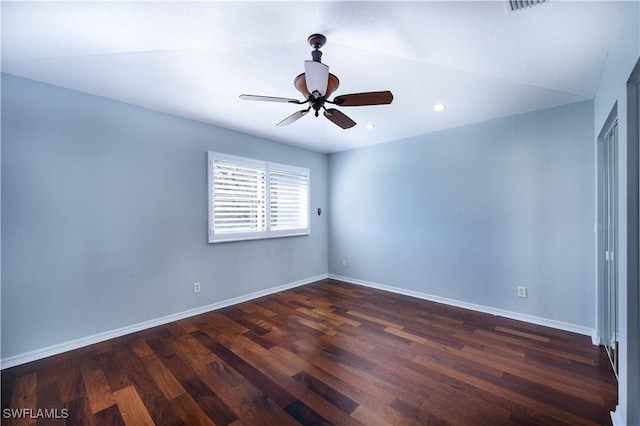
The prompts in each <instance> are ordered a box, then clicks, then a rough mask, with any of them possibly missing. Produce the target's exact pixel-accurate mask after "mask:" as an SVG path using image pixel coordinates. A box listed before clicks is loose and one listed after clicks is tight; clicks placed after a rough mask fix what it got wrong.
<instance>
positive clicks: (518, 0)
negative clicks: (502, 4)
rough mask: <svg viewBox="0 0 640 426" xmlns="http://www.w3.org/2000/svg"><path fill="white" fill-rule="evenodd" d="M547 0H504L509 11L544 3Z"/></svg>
mask: <svg viewBox="0 0 640 426" xmlns="http://www.w3.org/2000/svg"><path fill="white" fill-rule="evenodd" d="M547 1H548V0H506V3H507V9H508V10H509V11H511V12H515V11H518V10H522V9H526V8H528V7H531V6H535V5H538V4H542V3H546V2H547Z"/></svg>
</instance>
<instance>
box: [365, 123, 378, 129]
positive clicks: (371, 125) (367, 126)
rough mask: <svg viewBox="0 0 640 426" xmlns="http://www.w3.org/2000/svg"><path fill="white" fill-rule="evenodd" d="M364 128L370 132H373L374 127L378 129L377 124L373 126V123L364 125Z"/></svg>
mask: <svg viewBox="0 0 640 426" xmlns="http://www.w3.org/2000/svg"><path fill="white" fill-rule="evenodd" d="M364 127H365V128H366V129H368V130H371V129H373V128H374V127H376V125H375V124H373V123H367V124H365V125H364Z"/></svg>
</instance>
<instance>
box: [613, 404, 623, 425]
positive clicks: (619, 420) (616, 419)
mask: <svg viewBox="0 0 640 426" xmlns="http://www.w3.org/2000/svg"><path fill="white" fill-rule="evenodd" d="M610 413H611V423H612V424H613V426H625V425H626V423H625V422H623V421H622V418H621V417H620V404H618V405H616V411H610Z"/></svg>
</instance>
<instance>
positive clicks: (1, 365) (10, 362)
mask: <svg viewBox="0 0 640 426" xmlns="http://www.w3.org/2000/svg"><path fill="white" fill-rule="evenodd" d="M328 277H329V274H321V275H316V276H315V277H309V278H305V279H302V280H298V281H294V282H291V283H287V284H283V285H279V286H276V287H271V288H268V289H265V290H260V291H256V292H253V293H249V294H247V295H244V296H238V297H234V298H231V299H227V300H223V301H221V302H216V303H212V304H210V305H205V306H201V307H198V308H194V309H189V310H186V311H183V312H178V313H175V314H171V315H166V316H164V317H160V318H156V319H152V320H149V321H143V322H139V323H137V324H132V325H128V326H125V327H121V328H117V329H115V330H109V331H105V332H102V333H98V334H94V335H92V336H87V337H82V338H80V339H76V340H71V341H68V342H63V343H60V344H57V345H53V346H49V347H46V348H42V349H36V350H34V351H30V352H25V353H23V354H19V355H14V356H11V357H8V358H2V359H1V360H0V370H4V369H5V368H10V367H15V366H16V365H20V364H25V363H27V362H31V361H36V360H39V359H42V358H46V357H49V356H52V355H57V354H61V353H63V352H67V351H70V350H73V349H78V348H82V347H85V346H89V345H93V344H95V343H100V342H104V341H105V340H109V339H114V338H116V337H121V336H124V335H127V334H131V333H135V332H137V331H141V330H146V329H148V328H152V327H157V326H159V325H163V324H167V323H170V322H173V321H178V320H181V319H185V318H189V317H192V316H195V315H200V314H204V313H207V312H211V311H215V310H216V309H221V308H226V307H227V306H231V305H235V304H238V303H242V302H246V301H249V300H252V299H257V298H259V297H263V296H268V295H270V294H273V293H278V292H280V291H284V290H289V289H292V288H295V287H300V286H302V285H306V284H311V283H314V282H317V281H321V280H324V279H326V278H328Z"/></svg>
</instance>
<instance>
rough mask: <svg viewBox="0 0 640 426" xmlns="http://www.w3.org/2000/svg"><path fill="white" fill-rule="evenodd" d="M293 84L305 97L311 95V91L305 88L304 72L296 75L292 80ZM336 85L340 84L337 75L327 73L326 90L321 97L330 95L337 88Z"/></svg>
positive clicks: (307, 97)
mask: <svg viewBox="0 0 640 426" xmlns="http://www.w3.org/2000/svg"><path fill="white" fill-rule="evenodd" d="M293 85H294V86H295V87H296V89H297V90H298V92H300V93H302V96H304V97H305V98H306V99H309V97H311V93H309V89H307V80H306V79H305V75H304V73H302V74H300V75H298V76H297V77H296V78H295V79H294V80H293ZM338 86H340V80H339V79H338V77H336V76H335V75H333V74H331V73H329V81H328V83H327V92H326V93H325V94H324V96H323V98H325V99H326V98H328V97H329V96H331V94H332V93H333V92H335V91H336V90H337V89H338Z"/></svg>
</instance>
